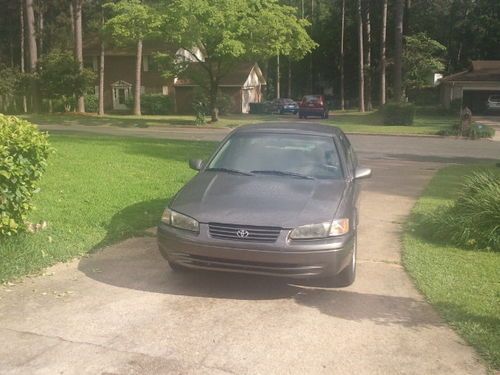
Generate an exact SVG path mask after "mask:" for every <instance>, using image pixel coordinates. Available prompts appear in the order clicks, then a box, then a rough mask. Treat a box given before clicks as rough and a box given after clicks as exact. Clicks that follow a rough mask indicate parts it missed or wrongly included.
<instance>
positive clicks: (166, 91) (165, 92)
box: [161, 86, 168, 95]
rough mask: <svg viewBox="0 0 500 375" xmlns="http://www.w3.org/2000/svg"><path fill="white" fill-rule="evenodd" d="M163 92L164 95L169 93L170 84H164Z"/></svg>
mask: <svg viewBox="0 0 500 375" xmlns="http://www.w3.org/2000/svg"><path fill="white" fill-rule="evenodd" d="M161 92H162V93H163V95H168V86H162V87H161Z"/></svg>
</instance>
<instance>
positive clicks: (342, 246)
mask: <svg viewBox="0 0 500 375" xmlns="http://www.w3.org/2000/svg"><path fill="white" fill-rule="evenodd" d="M288 233H289V231H288V230H282V231H281V233H280V236H279V237H278V240H277V241H276V242H274V243H256V242H245V241H239V240H220V239H215V238H212V237H210V235H209V234H208V225H207V224H200V233H199V234H198V235H195V234H191V233H188V232H186V231H182V230H177V229H175V228H171V227H169V226H166V225H164V224H160V225H159V227H158V244H159V249H160V252H161V254H162V255H163V257H164V258H165V259H167V260H168V261H169V262H173V263H176V264H179V265H182V266H184V267H188V268H197V269H210V270H217V271H226V272H238V273H250V274H258V275H271V276H283V277H292V278H309V277H320V276H332V275H336V274H338V273H339V272H340V271H342V270H343V269H344V268H345V267H346V266H347V265H348V264H349V263H350V261H351V259H352V252H353V249H354V235H353V234H352V233H351V234H349V235H346V236H342V237H336V238H329V239H325V240H308V241H293V240H289V239H288Z"/></svg>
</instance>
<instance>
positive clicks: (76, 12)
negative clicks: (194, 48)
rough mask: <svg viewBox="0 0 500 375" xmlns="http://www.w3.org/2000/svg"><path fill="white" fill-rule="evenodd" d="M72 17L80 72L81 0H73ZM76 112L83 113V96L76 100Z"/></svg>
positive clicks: (81, 54) (81, 52)
mask: <svg viewBox="0 0 500 375" xmlns="http://www.w3.org/2000/svg"><path fill="white" fill-rule="evenodd" d="M73 16H74V25H75V26H74V29H75V32H74V43H75V44H74V47H75V51H74V53H75V60H76V61H78V64H79V65H80V70H82V69H83V46H82V0H73ZM76 112H79V113H84V112H85V100H84V98H83V96H79V97H78V98H77V105H76Z"/></svg>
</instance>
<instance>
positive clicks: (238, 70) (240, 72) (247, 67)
mask: <svg viewBox="0 0 500 375" xmlns="http://www.w3.org/2000/svg"><path fill="white" fill-rule="evenodd" d="M254 67H255V68H257V69H259V68H258V65H257V64H256V63H241V64H239V65H237V66H236V67H234V68H233V69H231V70H230V71H229V72H228V74H226V75H225V76H223V77H222V78H221V81H220V82H219V86H243V85H244V84H245V82H246V80H247V79H248V76H249V75H250V73H251V72H252V69H254ZM205 74H206V73H205V72H204V71H203V67H202V66H201V64H200V63H196V62H195V63H191V64H189V66H188V67H187V68H186V70H185V71H184V72H182V74H180V75H179V77H178V78H177V81H176V82H175V86H196V85H197V84H196V83H195V82H194V80H192V79H190V78H189V77H193V76H200V77H204V76H205ZM257 74H258V75H259V80H260V81H261V84H265V79H264V77H263V76H262V73H261V72H260V69H259V70H258V73H257Z"/></svg>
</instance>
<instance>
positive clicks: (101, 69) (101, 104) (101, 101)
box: [97, 5, 106, 116]
mask: <svg viewBox="0 0 500 375" xmlns="http://www.w3.org/2000/svg"><path fill="white" fill-rule="evenodd" d="M103 27H104V9H103V8H102V5H101V33H100V34H101V35H100V39H101V40H100V43H101V46H100V47H101V48H100V57H99V108H98V110H97V113H98V115H99V116H104V64H105V53H106V50H105V45H104V32H103V30H102V28H103Z"/></svg>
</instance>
